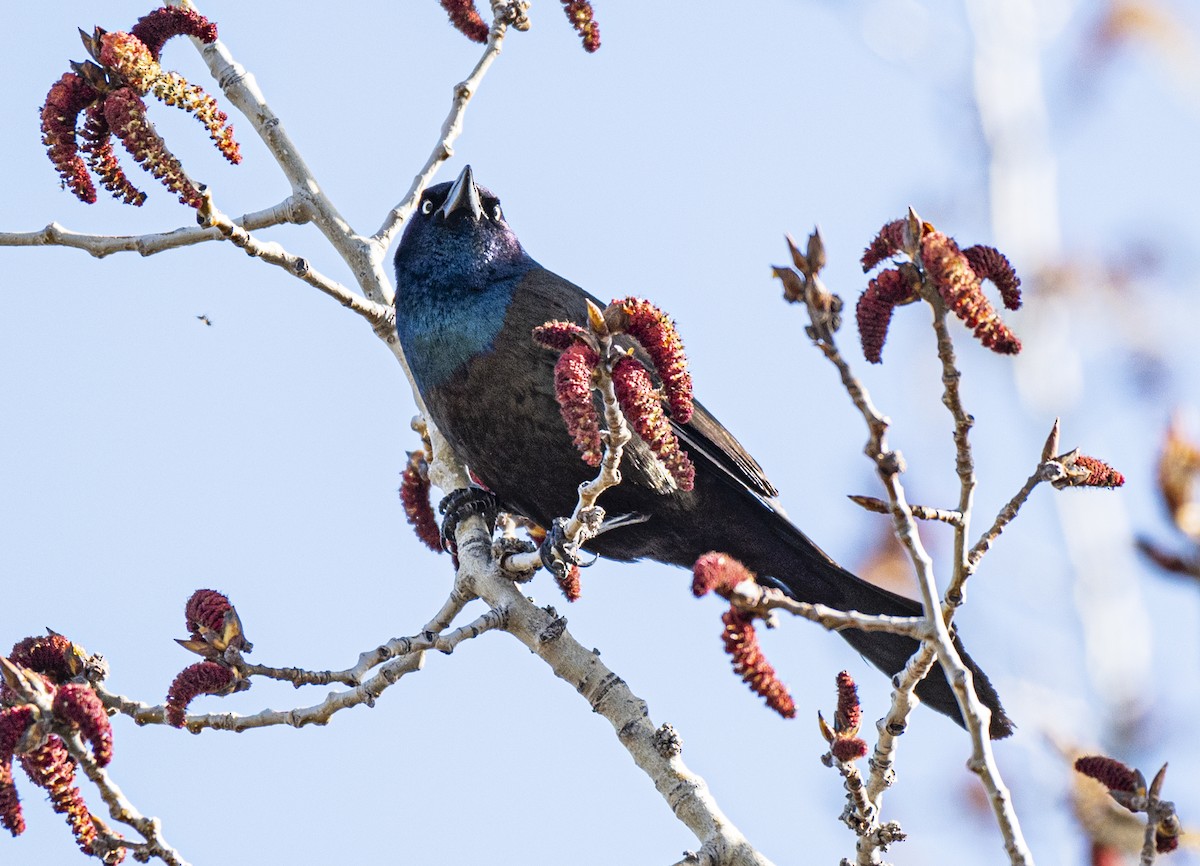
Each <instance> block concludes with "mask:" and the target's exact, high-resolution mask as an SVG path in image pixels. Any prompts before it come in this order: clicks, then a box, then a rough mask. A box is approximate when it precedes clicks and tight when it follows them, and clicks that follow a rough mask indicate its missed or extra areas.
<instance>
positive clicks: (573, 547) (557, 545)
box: [538, 517, 596, 578]
mask: <svg viewBox="0 0 1200 866" xmlns="http://www.w3.org/2000/svg"><path fill="white" fill-rule="evenodd" d="M566 525H567V521H566V520H565V519H564V518H562V517H556V518H555V519H554V523H552V524H551V525H550V528H549V529H548V530H547V531H546V539H545V541H543V542H542V546H541V547H539V548H538V553H539V554H541V557H542V565H544V566H546V568H547V569H548V570H549V571H550V572H551V573H552V574H554V575H555V576H556V577H559V578H562V577H565V576H566V574H567V572H568V571H569V570H570V568H571V566H572V565H577V566H580V567H581V568H587V567H588V566H589V565H591V564H592V563H593V562H595V561H596V560H595V559H593V560H591V561H590V562H584V561H583V560H582V559H581V558H580V556H579V545H578V544H577V543H575V542H573V541H569V540H568V539H567V533H566V531H565V527H566Z"/></svg>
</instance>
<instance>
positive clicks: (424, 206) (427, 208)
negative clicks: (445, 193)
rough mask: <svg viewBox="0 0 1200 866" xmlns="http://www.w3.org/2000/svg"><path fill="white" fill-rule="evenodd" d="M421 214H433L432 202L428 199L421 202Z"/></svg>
mask: <svg viewBox="0 0 1200 866" xmlns="http://www.w3.org/2000/svg"><path fill="white" fill-rule="evenodd" d="M421 213H427V214H428V213H433V202H432V201H430V200H429V199H425V201H423V202H421Z"/></svg>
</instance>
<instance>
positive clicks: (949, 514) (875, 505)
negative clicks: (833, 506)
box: [846, 496, 962, 526]
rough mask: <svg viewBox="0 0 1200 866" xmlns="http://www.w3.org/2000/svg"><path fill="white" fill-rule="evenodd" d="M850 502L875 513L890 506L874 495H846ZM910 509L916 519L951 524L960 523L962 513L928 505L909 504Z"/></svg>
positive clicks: (889, 509) (888, 510)
mask: <svg viewBox="0 0 1200 866" xmlns="http://www.w3.org/2000/svg"><path fill="white" fill-rule="evenodd" d="M846 498H847V499H849V500H850V501H851V502H853V503H854V504H855V505H858V506H860V507H862V508H865V509H866V510H867V511H871V512H874V513H875V514H890V513H891V511H892V507H891V506H890V505H888V503H886V502H884V501H883V500H882V499H876V498H875V497H874V496H847V497H846ZM909 508H911V509H912V513H913V517H915V518H917V520H936V521H939V522H940V523H949V524H950V525H951V526H957V525H958V524H960V523H962V514H961V513H959V512H957V511H950V510H949V509H945V508H931V507H930V506H928V505H909Z"/></svg>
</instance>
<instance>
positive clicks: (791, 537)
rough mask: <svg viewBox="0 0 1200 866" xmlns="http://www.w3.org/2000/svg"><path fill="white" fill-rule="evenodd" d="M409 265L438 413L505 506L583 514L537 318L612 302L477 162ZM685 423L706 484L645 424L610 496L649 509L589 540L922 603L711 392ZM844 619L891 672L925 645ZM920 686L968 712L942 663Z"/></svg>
mask: <svg viewBox="0 0 1200 866" xmlns="http://www.w3.org/2000/svg"><path fill="white" fill-rule="evenodd" d="M395 264H396V330H397V332H398V334H399V338H400V342H401V344H402V345H403V347H404V355H405V357H406V358H407V359H408V363H409V365H410V367H411V369H412V373H413V377H414V378H415V379H416V383H417V387H418V388H419V389H420V391H421V396H422V397H423V398H424V400H425V404H426V406H427V408H428V410H429V413H430V415H431V416H432V418H433V422H434V423H435V424H436V425H437V427H438V429H439V430H440V431H441V432H442V433H443V435H445V437H446V439H447V440H448V441H449V442H450V444H451V445H452V446H453V448H454V450H455V452H456V453H457V454H458V456H459V457H460V458H461V459H462V460H464V461H465V462H466V463H467V465H468V466H469V467H470V468H471V471H472V472H474V473H475V475H476V476H477V477H478V478H479V480H480V481H482V482H483V484H484V485H485V486H486V487H487V488H488V489H489V490H491V491H492V492H493V493H494V494H495V495H496V497H497V499H498V500H499V502H500V504H501V505H502V506H503V507H504V508H506V509H508V510H511V511H515V512H517V513H520V514H523V515H525V516H526V517H528V518H529V519H531V520H533V521H535V522H537V523H538V524H540V525H542V526H549V525H550V524H551V522H552V520H553V518H555V517H560V516H564V515H569V514H570V513H571V511H572V509H573V508H574V507H575V500H576V497H577V490H578V486H579V484H580V483H581V482H583V481H585V480H587V479H588V478H590V477H593V476H594V474H595V472H594V470H593V469H592V468H591V467H589V466H587V465H586V464H585V463H584V462H583V461H582V460H581V459H580V456H579V453H578V451H576V449H575V446H574V445H573V443H572V441H571V438H570V436H569V434H568V433H567V431H566V428H565V426H564V425H563V422H562V420H561V417H560V414H559V407H558V404H557V402H556V401H555V397H554V364H555V361H556V353H554V352H551V351H548V350H546V349H544V348H542V347H541V346H539V345H537V344H536V343H534V341H533V339H532V337H531V332H532V330H533V329H534V328H535V327H537V326H538V325H541V324H543V323H544V322H546V321H548V320H550V319H560V320H568V321H574V322H576V323H579V324H586V321H587V310H586V301H587V300H588V299H591V300H592V301H593V302H595V303H599V302H598V301H596V299H595V298H593V297H592V296H591V295H589V294H588V293H587V292H585V291H584V290H583V289H581V288H579V287H578V286H576V285H574V284H573V283H571V282H568V281H567V280H565V279H563V278H562V277H560V276H558V275H557V274H554V273H551V272H550V271H547V270H546V269H545V268H543V267H541V266H540V265H539V264H538V263H537V262H535V261H534V260H533V259H532V258H530V256H529V255H528V254H527V253H526V252H525V250H524V249H523V248H522V246H521V244H520V242H519V241H518V240H517V237H516V235H515V234H513V231H512V229H510V228H509V226H508V223H507V222H505V220H504V214H503V212H502V211H501V210H500V200H499V199H498V198H496V196H494V195H492V194H491V192H489V191H488V190H487V189H484V188H483V187H480V186H477V185H476V184H475V181H474V178H473V176H472V174H471V168H470V166H468V167H467V168H465V169H463V171H462V173H461V174H460V175H459V176H458V179H457V180H456V181H455V182H454V183H453V184H450V183H442V184H438V185H436V186H433V187H430V188H429V189H428V190H426V192H425V194H424V195H423V196H422V197H421V202H420V204H419V206H418V207H417V210H416V212H414V213H413V215H412V218H411V219H410V221H409V224H408V226H407V227H406V228H405V231H404V235H403V237H402V238H401V241H400V245H399V247H398V249H397V250H396V257H395ZM599 306H601V307H603V306H604V304H599ZM673 426H674V428H675V432H676V434H677V435H678V436H679V437H680V439H681V440H682V442H683V445H684V447H685V448H686V450H687V451H688V453H689V455H690V456H691V459H692V461H693V463H694V464H695V467H696V480H695V487H694V489H693V490H691V491H682V490H680V489H678V488H677V487H676V486H675V485H674V483H673V481H672V480H671V477H670V475H669V474H668V473H667V472H665V471H664V469H663V467H662V465H661V464H660V463H659V461H658V460H657V459H656V458H655V457H654V455H653V454H652V453H651V452H650V450H649V448H648V447H647V446H646V445H645V443H644V442H642V441H641V440H639V439H637V438H636V436H635V439H634V442H633V443H631V445H630V447H629V448H628V449H627V450H626V457H625V460H624V461H623V465H622V474H623V477H624V481H623V483H622V484H621V485H619V486H618V487H615V488H612V489H610V490H608V491H606V492H605V493H604V495H603V496H602V498H601V502H600V504H602V505H603V506H604V508H605V510H606V511H607V512H608V514H610V515H626V514H629V515H640V516H642V517H643V518H644V520H643V521H642V522H635V523H628V524H626V525H623V526H620V527H619V528H614V529H611V530H609V531H606V532H604V533H602V534H601V535H599V536H597V537H596V538H595V539H593V540H592V541H591V542H589V543H588V545H587V547H588V549H590V550H593V551H595V552H596V553H599V554H601V555H603V556H607V557H610V558H612V559H618V560H635V559H643V558H645V559H653V560H657V561H659V562H669V563H672V564H674V565H678V566H682V567H684V568H691V566H692V564H693V563H694V562H695V561H696V558H697V557H699V556H700V555H701V554H703V553H705V552H707V551H709V550H721V551H725V552H727V553H728V554H730V555H731V556H735V557H737V558H738V559H740V560H741V561H742V562H744V563H745V564H746V565H747V566H748V567H749V568H751V569H753V570H754V571H755V572H757V573H758V574H760V575H764V576H770V577H773V578H775V579H776V580H777V581H778V582H779V584H781V585H782V586H783V587H785V588H786V590H787V591H788V592H789V593H790V594H791V595H792V596H794V597H795V598H797V599H799V600H801V601H807V602H814V603H821V604H826V605H830V606H833V607H837V608H842V609H854V610H859V611H862V612H864V613H872V614H891V615H897V616H910V615H914V614H919V613H920V611H921V606H920V605H919V604H918V603H917V602H915V601H912V600H910V599H907V598H903V597H901V596H899V595H895V594H893V593H891V592H888V591H886V590H884V589H880V588H879V587H876V586H874V585H872V584H870V583H867V582H866V581H863V580H860V579H859V578H857V577H855V576H854V575H853V574H851V573H850V572H848V571H846V570H845V569H843V568H842V567H840V566H839V565H838V564H837V563H835V562H834V561H833V560H832V559H830V558H829V556H827V555H826V554H825V553H824V552H823V551H821V549H820V548H819V547H817V546H816V545H815V544H813V542H812V541H810V540H809V539H808V537H807V536H805V535H804V533H803V532H801V531H800V530H799V529H798V528H797V527H795V526H794V525H793V524H792V523H791V522H790V521H789V520H788V519H787V518H786V517H785V516H784V514H783V513H782V511H781V509H780V508H779V506H778V505H777V503H776V500H775V496H776V495H777V491H776V489H775V488H774V487H773V486H772V485H771V483H770V482H769V481H768V480H767V478H766V476H765V475H764V474H763V470H762V468H761V467H760V466H759V465H758V463H757V462H755V460H754V458H753V457H751V456H750V455H749V454H747V453H746V451H745V449H743V448H742V446H741V445H740V444H739V443H738V442H737V440H736V439H734V438H733V435H732V434H731V433H730V432H729V431H728V430H726V429H725V427H724V426H722V425H721V424H720V423H719V422H718V421H717V420H716V419H715V418H714V417H713V416H712V415H711V414H709V413H708V412H707V411H706V410H705V409H704V407H703V406H701V405H700V404H699V403H697V404H696V407H695V412H694V414H693V416H692V418H691V420H690V421H689V422H688V423H686V424H678V423H675V424H674V425H673ZM840 634H841V635H842V637H844V638H845V639H846V640H847V641H848V642H849V643H850V645H851V646H853V647H854V648H855V649H857V650H858V651H859V652H861V653H862V654H863V655H864V656H866V658H867V659H868V660H870V661H871V662H872V663H873V664H874V665H875V666H876V667H878V668H879V669H880V670H882V671H883V672H884V673H887V674H889V675H892V674H895V673H898V672H899V671H900V670H902V669H903V667H904V664H905V662H906V661H907V659H908V658H909V656H911V655H912V653H913V652H914V651H915V650H916V649H917V642H916V641H914V640H912V639H911V638H907V637H903V636H900V635H892V634H884V633H866V632H862V631H857V630H854V629H847V630H844V631H842V632H840ZM956 643H957V639H956ZM959 652H960V653H962V655H963V660H964V661H965V662H966V663H967V664H968V665H969V666H970V668H971V670H972V672H973V674H974V680H975V690H976V693H977V694H978V695H979V697H980V699H981V700H982V701H983V702H984V703H985V704H986V705H987V706H988V707H989V708H990V709H991V710H992V723H991V735H992V737H993V738H999V737H1004V736H1007V735H1008V734H1010V733H1011V732H1012V724H1011V722H1010V721H1009V719H1008V717H1007V716H1006V715H1005V713H1004V710H1003V708H1002V707H1001V706H1000V700H999V697H998V696H997V694H996V691H995V689H994V688H993V687H992V685H991V683H990V682H989V681H988V679H987V677H986V676H985V675H984V674H983V672H982V671H981V670H980V669H979V668H978V667H977V666H976V665H975V664H974V662H972V661H971V659H970V658H969V657H968V656H967V655H966V654H965V653H963V650H962V647H961V645H960V646H959ZM917 694H918V695H919V696H920V697H921V699H922V701H923V702H924V703H926V704H928V705H929V706H931V707H933V708H934V709H935V710H937V711H938V712H940V713H944V714H945V715H947V716H950V717H951V718H952V719H954V720H956V721H957V722H958V723H959V724H962V718H961V715H960V712H959V708H958V704H957V702H956V701H955V698H954V694H953V692H952V691H951V689H950V686H949V684H948V683H947V681H946V679H945V677H944V676H943V675H942V673H941V670H940V668H937V667H936V666H935V670H934V671H932V672H931V673H930V675H929V676H928V677H927V678H926V679H925V680H924V681H923V682H922V683H921V685H920V686H919V687H918V689H917Z"/></svg>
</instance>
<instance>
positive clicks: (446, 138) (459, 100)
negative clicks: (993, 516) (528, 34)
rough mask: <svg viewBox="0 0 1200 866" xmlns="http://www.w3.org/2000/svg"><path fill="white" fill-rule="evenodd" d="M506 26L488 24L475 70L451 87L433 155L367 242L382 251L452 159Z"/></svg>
mask: <svg viewBox="0 0 1200 866" xmlns="http://www.w3.org/2000/svg"><path fill="white" fill-rule="evenodd" d="M506 29H507V26H506V24H505V22H504V20H503V18H502V17H501V16H500V15H497V16H496V19H495V21H494V22H493V24H492V28H491V30H490V31H489V32H488V41H487V45H486V47H485V48H484V50H483V55H482V56H481V57H480V58H479V61H478V62H477V63H476V64H475V68H474V69H472V70H471V74H470V75H468V76H467V77H466V79H464V80H463V81H460V82H459V83H458V84H456V85H455V86H454V96H453V98H452V100H451V102H450V113H449V114H447V115H446V119H445V121H443V122H442V130H441V133H440V135H439V137H438V141H437V144H435V145H434V147H433V152H432V153H430V154H429V159H427V160H426V161H425V165H424V166H423V167H422V168H421V171H420V172H418V173H417V176H416V177H414V178H413V182H412V186H410V187H409V189H408V194H407V195H405V197H404V200H403V201H401V202H400V203H399V204H397V205H396V206H395V207H394V208H392V210H391V211H390V212H389V213H388V215H387V217H385V218H384V221H383V224H382V225H381V226H380V227H379V229H378V230H377V231H376V232H375V234H374V235H372V236H371V240H372V241H373V242H375V243H376V244H378V245H379V246H380V247H382V248H383V249H385V250H386V249H387V248H388V247H390V246H391V245H392V241H393V240H395V238H396V233H397V232H398V231H400V228H401V226H403V225H404V223H406V222H407V221H408V218H409V217H410V216H411V215H412V212H413V210H415V209H416V206H417V200H418V199H419V198H420V197H421V193H422V192H424V191H425V188H426V187H427V186H428V185H429V182H430V181H431V180H433V177H434V175H435V174H437V171H438V169H439V168H441V167H442V164H443V163H444V162H446V160H448V159H450V157H452V156H453V155H454V142H455V141H457V140H458V137H459V135H461V134H462V129H463V118H464V116H465V115H466V112H467V106H468V105H470V104H471V99H472V97H474V96H475V94H476V92H477V91H478V90H479V85H480V84H481V83H482V82H483V77H484V76H485V75H486V74H487V71H488V69H489V68H490V67H491V65H492V63H493V62H495V60H496V58H497V57H499V56H500V50H501V48H502V47H503V43H504V34H505V31H506Z"/></svg>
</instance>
